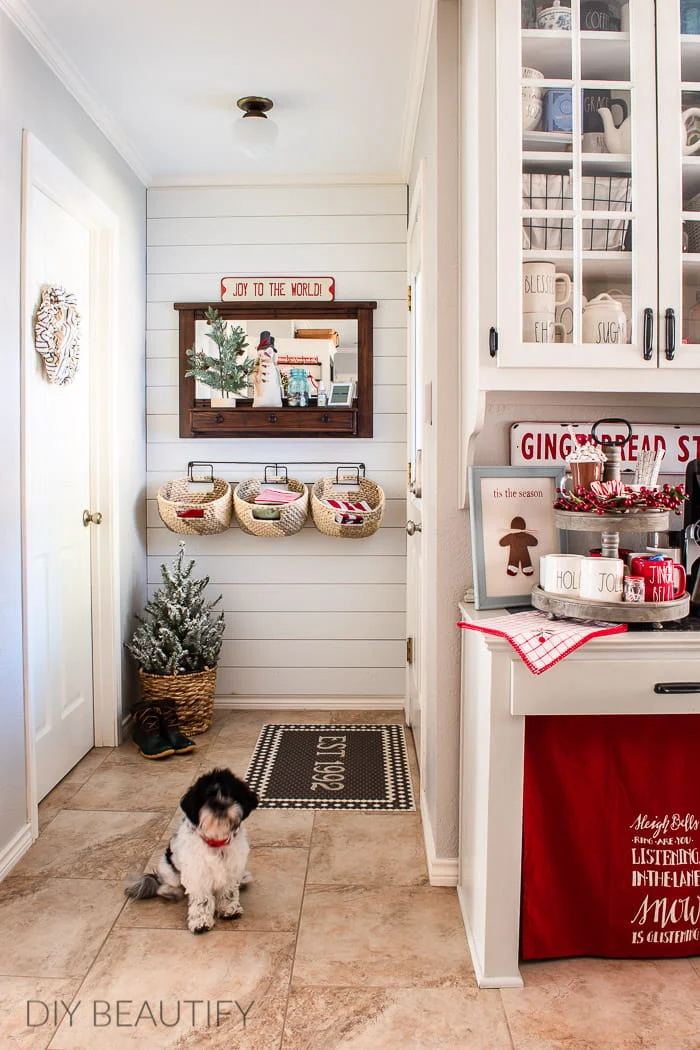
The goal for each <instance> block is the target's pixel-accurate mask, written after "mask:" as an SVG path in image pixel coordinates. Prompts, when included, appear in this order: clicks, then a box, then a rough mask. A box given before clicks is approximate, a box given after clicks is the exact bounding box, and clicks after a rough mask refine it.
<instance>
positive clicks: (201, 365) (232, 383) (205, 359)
mask: <svg viewBox="0 0 700 1050" xmlns="http://www.w3.org/2000/svg"><path fill="white" fill-rule="evenodd" d="M205 317H206V319H207V321H208V322H209V324H210V325H211V332H207V333H206V334H207V336H208V337H209V339H211V340H212V341H213V342H214V343H215V344H216V347H217V349H218V351H219V352H218V356H216V357H212V356H211V355H210V354H207V353H205V352H204V350H198V349H197V347H196V346H193V347H191V348H190V349H189V350H188V351H187V356H188V358H189V359H190V361H191V362H192V368H190V369H189V371H187V372H185V375H186V376H193V377H194V378H195V379H196V380H198V381H199V382H200V383H204V385H205V386H208V387H211V388H212V389H213V390H218V391H220V392H221V397H222V398H225V396H226V394H232V395H234V396H235V395H236V394H241V393H243V391H244V390H246V388H247V387H248V386H249V385H250V377H251V374H252V372H253V369H254V368H255V359H254V358H246V357H245V350H246V347H247V346H248V343H247V341H246V336H245V332H244V331H243V329H242V328H240V327H239V326H238V325H235V326H234V327H233V328H229V327H228V325H227V323H226V321H224V320H222V319H221V318H220V317H219V311H218V310H217V309H216V308H215V307H213V306H210V307H209V309H208V310H207V312H206V314H205ZM239 358H243V360H239Z"/></svg>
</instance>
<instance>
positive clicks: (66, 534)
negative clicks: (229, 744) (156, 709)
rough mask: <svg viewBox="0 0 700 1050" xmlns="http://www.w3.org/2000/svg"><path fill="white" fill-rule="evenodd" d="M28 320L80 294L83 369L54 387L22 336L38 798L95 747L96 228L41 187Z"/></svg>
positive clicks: (29, 223) (32, 196) (29, 658)
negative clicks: (54, 290) (58, 296)
mask: <svg viewBox="0 0 700 1050" xmlns="http://www.w3.org/2000/svg"><path fill="white" fill-rule="evenodd" d="M25 205H26V206H25V223H26V229H25V231H24V232H25V237H24V244H25V270H24V272H25V280H26V288H25V296H24V303H25V310H26V311H27V314H28V316H26V317H25V319H24V321H25V325H26V331H27V332H28V333H30V336H31V332H32V331H33V325H34V315H35V312H36V307H37V305H38V303H39V301H40V297H41V291H42V288H44V287H45V286H46V285H60V286H62V287H63V288H65V289H66V290H67V291H70V292H72V293H74V294H75V296H76V298H77V302H78V309H79V312H80V316H81V343H80V364H79V367H78V371H77V374H76V376H75V378H74V380H73V382H72V383H70V384H63V385H58V384H51V383H49V382H48V379H47V377H46V374H45V370H44V365H43V362H42V359H41V357H40V355H39V354H38V353H36V351H35V350H34V348H33V345H32V343H33V339H32V338H31V337H29V338H25V340H24V344H25V361H24V412H25V426H24V434H25V441H24V476H25V492H24V513H23V518H24V530H25V570H24V571H25V639H26V643H25V644H26V674H27V689H28V700H29V710H30V715H31V718H30V723H31V729H30V732H31V734H32V736H33V747H34V755H35V763H34V767H35V771H36V795H37V801H38V800H39V799H41V798H43V797H44V796H45V795H46V794H47V793H48V791H50V790H51V788H52V787H53V786H54V785H55V784H56V783H57V782H58V781H59V780H61V778H62V777H64V776H65V775H66V773H67V772H68V771H69V770H70V769H71V768H72V767H73V766H74V765H75V764H76V762H78V761H79V760H80V758H82V756H83V755H84V754H85V753H86V752H87V751H88V750H89V749H90V748H91V747H92V745H93V742H94V711H93V661H92V612H91V566H90V543H91V533H92V531H93V529H94V528H95V526H94V525H90V526H89V527H85V526H84V525H83V511H85V510H88V509H91V510H94V509H96V508H93V507H92V506H91V502H90V462H91V460H90V450H91V442H90V349H91V348H90V327H91V325H90V299H91V281H90V273H91V268H90V258H91V230H90V227H89V225H88V224H87V223H84V222H82V221H81V218H80V217H79V216H77V215H76V214H75V213H74V212H72V211H69V210H67V209H66V208H65V207H63V206H62V205H61V203H59V202H58V201H57V200H55V199H53V198H52V196H51V194H50V193H49V192H48V191H47V190H46V189H44V188H40V187H39V186H37V185H35V184H30V185H29V186H28V188H27V199H26V202H25Z"/></svg>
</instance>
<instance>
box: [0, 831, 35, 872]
mask: <svg viewBox="0 0 700 1050" xmlns="http://www.w3.org/2000/svg"><path fill="white" fill-rule="evenodd" d="M31 844H32V826H31V824H25V825H24V827H23V828H20V830H19V831H18V832H17V834H16V835H15V837H14V838H12V839H10V841H9V842H8V843H7V845H6V846H5V847H4V848H3V849H2V850H0V882H2V880H3V879H4V878H5V876H6V875H9V874H10V872H11V871H12V869H13V868H14V866H15V864H17V862H18V861H19V860H21V858H22V857H23V856H24V854H25V853H26V852H27V850H28V849H29V847H30V846H31Z"/></svg>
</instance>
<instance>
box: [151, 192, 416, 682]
mask: <svg viewBox="0 0 700 1050" xmlns="http://www.w3.org/2000/svg"><path fill="white" fill-rule="evenodd" d="M148 216H149V218H148V313H147V323H148V336H147V338H148V345H147V353H148V364H147V387H148V390H147V405H148V555H149V558H148V564H149V568H148V574H149V586H150V588H151V590H152V589H153V587H154V586H155V585H156V584H158V583H159V582H160V572H159V566H160V564H161V562H162V561H163V560H166V559H169V558H170V557H171V556H172V555H173V554H174V553H176V552H177V548H178V542H179V540H180V537H179V536H177V535H176V534H175V533H172V532H170V531H168V530H167V529H166V528H165V527H164V526H163V524H162V522H161V520H160V518H159V516H158V510H157V505H156V502H155V495H156V492H157V489H158V486H159V485H162V484H163V483H164V482H165V481H167V480H169V479H170V478H173V477H178V476H181V475H182V474H184V472H185V468H186V465H187V462H188V460H190V459H200V460H201V459H204V460H208V459H213V460H216V459H230V460H236V459H237V460H261V461H262V463H265V462H274V461H280V462H285V461H287V460H289V461H293V460H311V459H320V460H337V461H350V462H354V461H357V460H362V461H364V462H365V463H366V465H367V474H368V476H369V477H372V478H374V479H375V480H376V481H377V482H378V483H379V484H380V485H381V486H382V487H383V488H384V490H385V492H386V495H387V512H386V517H385V523H384V525H383V527H382V528H381V529H380V530H379V532H378V533H376V534H375V535H374V536H373V537H371V538H369V539H366V540H361V541H352V540H339V539H331V538H329V537H327V536H323V535H321V533H319V532H317V531H316V529H315V528H314V527H313V525H312V524H311V523H310V522H309V523H308V524H307V527H306V528H305V529H304V530H303V532H302V533H300V534H298V535H297V536H293V537H289V538H287V539H275V540H268V539H261V538H257V537H253V536H248V535H246V534H245V533H243V532H241V530H240V529H238V528H237V527H233V528H231V529H230V530H229V531H228V532H226V533H222V534H219V535H217V536H208V537H189V538H188V539H187V551H188V553H189V554H191V555H192V556H193V557H194V558H195V559H196V561H197V571H198V573H199V574H205V573H206V574H208V575H209V576H210V577H211V581H212V584H211V590H212V593H213V594H218V593H221V594H223V609H224V611H225V613H226V623H227V629H226V636H225V642H224V648H223V652H222V657H221V661H220V664H219V675H218V696H219V699H220V700H224V698H227V697H231V698H233V699H234V701H235V698H236V697H240V698H250V697H253V698H255V697H260V698H263V697H300V698H302V699H303V698H306V697H308V698H309V699H310V700H312V701H313V700H314V699H315V698H317V699H318V700H319V701H320V700H321V699H323V698H326V697H334V696H339V697H346V698H349V699H353V698H357V699H358V700H361V699H362V698H363V697H368V698H372V697H380V698H381V697H399V696H403V693H404V669H405V664H404V660H405V643H404V638H405V622H404V621H405V612H404V611H405V570H406V562H405V549H406V543H405V531H404V528H405V508H404V494H405V476H406V475H405V464H406V448H405V442H406V306H405V293H406V264H405V258H406V187H405V186H402V185H398V186H386V185H379V186H327V187H318V186H314V187H301V186H299V187H282V186H269V187H254V188H253V187H250V188H249V187H236V188H233V187H212V188H199V187H192V188H167V189H165V188H164V189H153V190H151V191H150V192H149V195H148ZM232 274H262V275H264V274H269V275H275V274H299V275H303V274H331V275H334V276H335V278H336V297H337V298H338V299H353V300H354V299H357V300H367V299H370V300H375V299H376V300H377V303H378V306H377V310H376V311H375V314H374V324H375V332H374V354H375V362H374V382H375V389H374V412H375V415H374V438H373V440H360V439H357V440H338V439H333V440H328V441H324V440H323V439H279V440H261V439H227V440H222V439H219V440H201V439H200V440H188V439H180V438H179V437H178V417H177V410H178V390H177V375H178V368H177V350H178V332H177V323H178V320H177V313H176V312H175V310H173V303H174V302H182V301H186V302H206V301H215V300H217V299H218V298H219V282H220V279H221V277H222V276H226V275H232ZM331 472H332V471H331V470H330V469H328V468H322V467H317V468H312V467H307V468H304V467H299V468H292V469H290V474H293V475H294V476H297V477H300V478H302V480H304V481H313V480H315V478H317V477H319V476H321V475H323V474H326V473H331ZM216 473H217V474H218V475H220V476H222V477H225V478H227V479H228V480H240V479H242V478H243V477H246V476H250V475H253V474H256V473H257V471H256V470H255V469H254V468H239V469H235V468H225V467H220V468H217V470H216Z"/></svg>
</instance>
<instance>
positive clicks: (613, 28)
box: [581, 0, 620, 33]
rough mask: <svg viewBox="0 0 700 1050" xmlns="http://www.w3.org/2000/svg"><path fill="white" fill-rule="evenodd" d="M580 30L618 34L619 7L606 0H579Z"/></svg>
mask: <svg viewBox="0 0 700 1050" xmlns="http://www.w3.org/2000/svg"><path fill="white" fill-rule="evenodd" d="M581 29H583V30H585V31H587V32H593V33H618V32H619V31H620V8H619V5H618V4H613V3H608V2H607V0H581Z"/></svg>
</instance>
